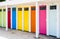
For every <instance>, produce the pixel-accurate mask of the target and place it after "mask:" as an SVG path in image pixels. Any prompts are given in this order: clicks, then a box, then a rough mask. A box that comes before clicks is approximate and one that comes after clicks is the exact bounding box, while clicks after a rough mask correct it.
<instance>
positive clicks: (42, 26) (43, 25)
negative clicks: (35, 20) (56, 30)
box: [39, 5, 46, 34]
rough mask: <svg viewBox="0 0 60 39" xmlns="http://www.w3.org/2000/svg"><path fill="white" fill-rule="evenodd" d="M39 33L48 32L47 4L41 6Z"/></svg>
mask: <svg viewBox="0 0 60 39" xmlns="http://www.w3.org/2000/svg"><path fill="white" fill-rule="evenodd" d="M39 33H40V34H46V6H45V5H43V6H40V7H39Z"/></svg>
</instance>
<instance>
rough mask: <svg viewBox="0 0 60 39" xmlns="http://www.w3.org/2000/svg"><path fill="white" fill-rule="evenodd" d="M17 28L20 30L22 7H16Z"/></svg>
mask: <svg viewBox="0 0 60 39" xmlns="http://www.w3.org/2000/svg"><path fill="white" fill-rule="evenodd" d="M18 30H22V8H18Z"/></svg>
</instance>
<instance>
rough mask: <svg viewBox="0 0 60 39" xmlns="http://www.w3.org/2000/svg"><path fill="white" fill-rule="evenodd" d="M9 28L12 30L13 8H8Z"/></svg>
mask: <svg viewBox="0 0 60 39" xmlns="http://www.w3.org/2000/svg"><path fill="white" fill-rule="evenodd" d="M8 28H11V8H8Z"/></svg>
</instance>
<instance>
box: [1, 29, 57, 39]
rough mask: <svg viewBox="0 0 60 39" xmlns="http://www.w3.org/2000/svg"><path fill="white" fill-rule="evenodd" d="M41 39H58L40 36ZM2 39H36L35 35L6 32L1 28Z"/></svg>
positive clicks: (16, 31)
mask: <svg viewBox="0 0 60 39" xmlns="http://www.w3.org/2000/svg"><path fill="white" fill-rule="evenodd" d="M39 37H40V38H39V39H57V38H54V37H51V36H46V35H39ZM0 39H35V33H28V32H22V31H18V30H9V31H6V30H5V29H4V28H0Z"/></svg>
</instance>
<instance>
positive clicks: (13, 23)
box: [12, 7, 16, 29]
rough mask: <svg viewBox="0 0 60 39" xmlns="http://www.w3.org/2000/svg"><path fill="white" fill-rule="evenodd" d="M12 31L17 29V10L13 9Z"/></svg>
mask: <svg viewBox="0 0 60 39" xmlns="http://www.w3.org/2000/svg"><path fill="white" fill-rule="evenodd" d="M12 29H16V8H15V7H14V8H12Z"/></svg>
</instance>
